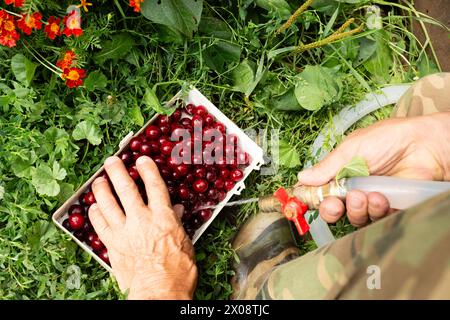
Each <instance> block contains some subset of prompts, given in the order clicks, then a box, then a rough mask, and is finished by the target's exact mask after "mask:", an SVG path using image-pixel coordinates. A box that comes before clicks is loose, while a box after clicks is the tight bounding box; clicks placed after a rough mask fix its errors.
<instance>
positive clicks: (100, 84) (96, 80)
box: [84, 70, 108, 91]
mask: <svg viewBox="0 0 450 320" xmlns="http://www.w3.org/2000/svg"><path fill="white" fill-rule="evenodd" d="M107 82H108V79H106V76H105V75H104V74H103V73H102V72H101V71H98V70H97V71H93V72H91V73H89V75H88V77H87V78H86V80H85V81H84V87H85V88H86V89H87V90H88V91H94V90H95V89H96V88H100V89H103V88H105V87H106V84H107Z"/></svg>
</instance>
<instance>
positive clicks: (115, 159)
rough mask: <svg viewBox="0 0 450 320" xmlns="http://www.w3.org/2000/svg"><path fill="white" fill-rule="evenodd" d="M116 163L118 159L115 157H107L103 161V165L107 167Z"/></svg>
mask: <svg viewBox="0 0 450 320" xmlns="http://www.w3.org/2000/svg"><path fill="white" fill-rule="evenodd" d="M117 161H120V159H119V158H118V157H116V156H113V157H109V158H107V159H106V160H105V165H107V166H109V165H112V164H114V163H116V162H117Z"/></svg>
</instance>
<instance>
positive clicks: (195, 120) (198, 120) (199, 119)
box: [192, 114, 203, 128]
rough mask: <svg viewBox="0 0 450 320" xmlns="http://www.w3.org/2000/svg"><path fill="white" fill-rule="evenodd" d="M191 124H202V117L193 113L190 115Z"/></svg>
mask: <svg viewBox="0 0 450 320" xmlns="http://www.w3.org/2000/svg"><path fill="white" fill-rule="evenodd" d="M192 125H193V126H194V128H196V127H202V126H203V117H202V116H200V115H197V114H196V115H195V116H193V117H192Z"/></svg>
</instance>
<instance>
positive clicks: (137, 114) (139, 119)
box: [130, 105, 144, 127]
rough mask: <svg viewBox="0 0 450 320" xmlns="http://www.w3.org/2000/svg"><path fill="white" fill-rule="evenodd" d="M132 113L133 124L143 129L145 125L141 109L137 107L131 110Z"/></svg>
mask: <svg viewBox="0 0 450 320" xmlns="http://www.w3.org/2000/svg"><path fill="white" fill-rule="evenodd" d="M130 113H131V118H132V119H133V122H134V123H135V124H137V125H138V126H140V127H142V126H143V125H144V116H143V115H142V112H141V108H139V106H137V105H135V106H134V107H133V108H131V110H130Z"/></svg>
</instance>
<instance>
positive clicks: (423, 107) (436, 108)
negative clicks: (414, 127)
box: [392, 73, 450, 117]
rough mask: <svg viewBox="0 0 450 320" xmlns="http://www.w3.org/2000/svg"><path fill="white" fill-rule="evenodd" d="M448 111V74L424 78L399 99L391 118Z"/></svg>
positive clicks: (449, 87)
mask: <svg viewBox="0 0 450 320" xmlns="http://www.w3.org/2000/svg"><path fill="white" fill-rule="evenodd" d="M443 111H450V73H437V74H432V75H429V76H426V77H424V78H422V79H420V80H418V81H416V83H414V84H413V85H412V86H411V88H409V90H408V91H407V92H406V93H405V94H404V95H403V96H402V97H401V98H400V100H399V101H398V103H397V105H396V107H395V109H394V111H393V114H392V116H393V117H414V116H422V115H427V114H431V113H436V112H443Z"/></svg>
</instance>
